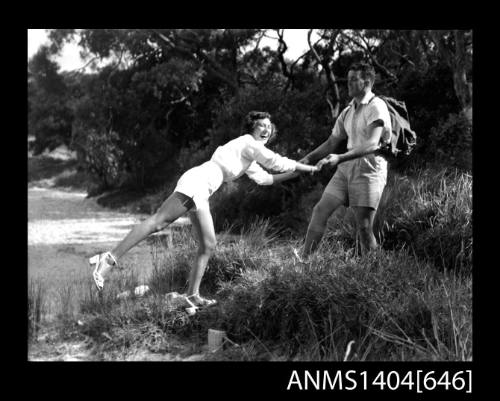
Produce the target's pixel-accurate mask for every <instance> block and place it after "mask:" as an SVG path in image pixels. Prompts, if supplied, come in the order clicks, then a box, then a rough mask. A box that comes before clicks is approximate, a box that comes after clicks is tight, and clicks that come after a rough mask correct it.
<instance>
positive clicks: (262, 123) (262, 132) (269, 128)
mask: <svg viewBox="0 0 500 401" xmlns="http://www.w3.org/2000/svg"><path fill="white" fill-rule="evenodd" d="M241 132H242V134H243V135H245V134H249V135H252V136H253V137H254V138H255V139H256V140H257V141H259V142H264V143H267V142H269V140H272V139H273V138H274V137H275V136H276V126H275V125H274V124H273V123H271V114H269V113H267V112H264V111H251V112H249V113H248V114H247V115H246V116H245V119H244V120H243V126H242V128H241Z"/></svg>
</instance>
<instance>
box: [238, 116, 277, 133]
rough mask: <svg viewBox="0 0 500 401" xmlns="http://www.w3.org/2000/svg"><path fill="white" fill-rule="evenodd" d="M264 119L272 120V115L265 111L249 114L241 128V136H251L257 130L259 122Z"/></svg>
mask: <svg viewBox="0 0 500 401" xmlns="http://www.w3.org/2000/svg"><path fill="white" fill-rule="evenodd" d="M264 118H269V119H271V114H269V113H267V112H265V111H251V112H249V113H248V114H247V115H246V116H245V118H244V120H243V125H242V127H241V134H242V135H245V134H251V133H252V132H253V130H254V128H255V123H256V121H257V120H262V119H264Z"/></svg>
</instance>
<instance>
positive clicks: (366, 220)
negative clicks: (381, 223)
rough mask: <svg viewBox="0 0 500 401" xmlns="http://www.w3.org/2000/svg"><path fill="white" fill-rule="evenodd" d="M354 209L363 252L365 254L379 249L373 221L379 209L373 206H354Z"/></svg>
mask: <svg viewBox="0 0 500 401" xmlns="http://www.w3.org/2000/svg"><path fill="white" fill-rule="evenodd" d="M353 210H354V215H355V217H356V226H357V231H358V233H359V238H360V242H361V252H362V253H363V254H365V253H367V252H369V251H371V250H374V249H377V247H378V244H377V239H376V238H375V234H374V233H373V222H374V220H375V213H376V212H377V211H376V210H375V209H373V208H371V207H362V206H356V207H353Z"/></svg>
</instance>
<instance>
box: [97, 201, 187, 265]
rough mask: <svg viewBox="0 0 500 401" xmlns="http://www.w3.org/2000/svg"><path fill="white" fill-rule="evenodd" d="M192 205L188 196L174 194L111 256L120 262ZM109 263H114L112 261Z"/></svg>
mask: <svg viewBox="0 0 500 401" xmlns="http://www.w3.org/2000/svg"><path fill="white" fill-rule="evenodd" d="M192 205H193V203H192V200H191V198H189V197H188V196H186V195H184V194H181V193H179V192H174V193H172V194H171V195H170V196H169V197H168V198H167V199H166V200H165V201H164V202H163V204H162V205H161V206H160V208H159V209H158V211H157V212H156V213H155V214H153V215H152V216H151V217H149V218H147V219H146V220H144V221H143V222H141V223H139V224H137V225H136V226H135V227H134V228H132V230H131V231H130V232H129V233H128V234H127V236H126V237H125V238H124V239H123V240H122V241H121V242H120V243H119V244H118V245H117V246H116V247H115V248H114V249H113V250H112V251H111V254H112V255H113V256H114V257H115V259H116V260H117V261H118V260H119V259H120V258H121V257H122V256H123V255H124V254H125V253H126V252H128V251H129V250H130V249H131V248H133V247H134V246H135V245H137V244H138V243H139V242H141V241H142V240H144V239H145V238H146V237H148V236H149V235H150V234H152V233H154V232H156V231H160V230H162V229H164V228H166V227H167V226H168V225H169V224H171V223H173V222H174V221H175V220H177V219H178V218H179V217H181V216H182V215H183V214H185V213H186V212H187V211H188V210H189V209H190V208H191V207H192ZM108 262H109V263H113V261H112V260H109V261H108ZM108 268H109V267H106V266H103V268H102V269H101V271H100V273H101V274H104V273H106V270H107V269H108Z"/></svg>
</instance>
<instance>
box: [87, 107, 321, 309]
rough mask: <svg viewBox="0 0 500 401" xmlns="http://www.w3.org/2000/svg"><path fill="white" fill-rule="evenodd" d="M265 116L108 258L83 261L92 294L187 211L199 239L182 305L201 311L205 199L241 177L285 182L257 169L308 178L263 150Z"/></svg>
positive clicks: (206, 254)
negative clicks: (128, 254) (130, 253)
mask: <svg viewBox="0 0 500 401" xmlns="http://www.w3.org/2000/svg"><path fill="white" fill-rule="evenodd" d="M270 119H271V116H270V114H269V113H266V112H260V111H251V112H250V113H248V114H247V116H246V117H245V119H244V123H243V127H242V135H241V136H239V137H238V138H236V139H233V140H231V141H229V142H228V143H226V144H225V145H223V146H219V147H218V148H217V149H216V150H215V152H214V154H213V155H212V158H211V159H210V160H209V161H207V162H205V163H203V164H202V165H200V166H197V167H193V168H191V169H190V170H188V171H186V172H185V173H184V174H183V175H182V176H181V177H180V179H179V181H178V182H177V186H176V188H175V189H174V192H173V193H172V194H171V195H170V196H169V197H168V198H167V199H166V200H165V202H163V204H162V205H161V206H160V208H159V209H158V211H157V212H156V213H155V214H154V215H152V216H151V217H149V218H148V219H146V220H145V221H143V222H142V223H140V224H138V225H136V226H135V227H134V228H133V229H132V230H131V231H130V232H129V234H128V235H127V236H126V237H125V238H124V239H123V240H122V241H121V242H120V243H119V244H118V245H117V246H116V247H115V248H114V249H113V250H112V251H110V252H105V253H101V254H98V255H95V256H93V257H92V258H90V259H89V262H90V264H91V265H92V266H95V267H94V271H93V278H94V282H95V285H96V286H97V289H98V290H99V291H100V290H102V289H103V286H104V276H105V274H106V273H107V272H108V270H109V269H110V268H111V267H113V266H117V265H118V260H119V259H120V258H121V257H122V256H123V255H124V254H125V253H126V252H127V251H129V250H130V249H131V248H132V247H134V246H135V245H137V244H138V243H139V242H140V241H142V240H143V239H145V238H146V237H147V236H149V235H150V234H152V233H154V232H156V231H160V230H162V229H164V228H166V227H167V226H168V225H169V224H171V223H172V222H174V221H175V220H177V219H178V218H179V217H181V216H182V215H184V214H185V213H186V212H188V211H189V217H190V219H191V222H192V225H193V227H194V230H195V232H196V234H197V237H198V239H199V249H198V254H197V258H196V262H195V265H194V266H193V267H192V269H191V272H190V274H189V288H188V290H187V294H186V295H187V298H188V300H189V301H190V302H191V303H192V304H194V305H195V306H207V305H212V304H214V303H215V301H214V300H209V299H205V298H203V297H201V296H200V294H199V289H200V283H201V279H202V277H203V274H204V272H205V268H206V266H207V263H208V259H209V258H210V256H211V255H212V253H213V252H214V250H215V245H216V240H215V230H214V225H213V220H212V215H211V213H210V207H209V203H208V199H209V198H210V196H211V195H212V194H213V193H214V192H215V191H216V190H217V189H218V188H219V187H220V186H221V184H222V183H223V182H228V181H233V180H235V179H237V178H238V177H240V176H241V175H243V174H244V173H245V174H247V175H248V176H249V177H250V178H251V179H252V180H254V181H255V182H256V183H257V184H259V185H271V184H273V183H276V182H280V181H284V180H286V179H289V178H291V176H290V175H289V174H269V173H267V172H266V171H265V170H264V169H262V168H261V167H260V166H259V165H258V164H257V162H258V163H260V164H262V165H263V166H265V167H266V168H269V169H274V170H278V171H282V172H292V171H301V172H309V173H314V172H316V171H318V168H317V167H316V166H309V165H306V164H302V163H299V162H296V161H294V160H291V159H288V158H286V157H283V156H280V155H278V154H277V153H274V152H273V151H271V150H269V149H268V148H266V147H265V146H264V145H265V144H266V143H267V142H268V141H269V139H270V136H271V134H273V133H274V132H273V125H272V123H271V120H270Z"/></svg>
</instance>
